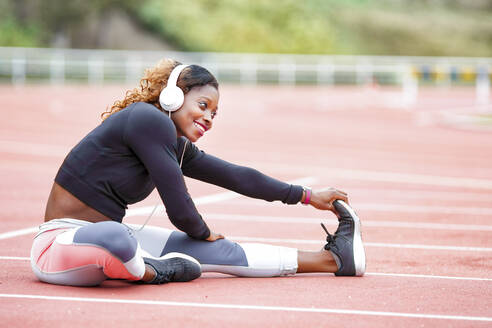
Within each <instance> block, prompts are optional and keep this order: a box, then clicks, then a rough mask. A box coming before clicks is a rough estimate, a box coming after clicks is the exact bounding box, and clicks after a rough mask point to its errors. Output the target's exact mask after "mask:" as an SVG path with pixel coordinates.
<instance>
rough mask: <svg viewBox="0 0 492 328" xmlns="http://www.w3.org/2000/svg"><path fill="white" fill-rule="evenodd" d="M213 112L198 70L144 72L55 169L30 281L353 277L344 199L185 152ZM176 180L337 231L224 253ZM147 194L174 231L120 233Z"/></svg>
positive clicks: (210, 88) (358, 244) (350, 219)
mask: <svg viewBox="0 0 492 328" xmlns="http://www.w3.org/2000/svg"><path fill="white" fill-rule="evenodd" d="M218 101H219V91H218V83H217V81H216V79H215V77H214V76H213V75H212V74H211V73H210V72H209V71H207V70H206V69H204V68H203V67H201V66H197V65H190V66H186V65H180V64H179V63H178V62H176V61H173V60H163V61H161V62H160V63H159V64H158V65H157V66H156V67H154V68H152V69H148V70H146V72H145V75H144V77H143V78H142V80H141V81H140V88H136V89H134V90H132V91H129V92H127V94H126V96H125V98H124V99H123V100H121V101H116V102H115V103H114V105H113V106H112V107H111V109H110V110H109V111H107V112H105V113H103V118H104V121H103V122H102V123H101V124H100V125H99V126H97V127H96V128H95V129H94V130H93V131H91V132H90V133H89V134H88V135H87V136H86V137H85V138H84V139H82V141H81V142H79V143H78V144H77V145H76V146H75V147H74V148H73V149H72V150H71V152H70V153H69V154H68V156H67V157H66V158H65V160H64V162H63V164H62V166H61V167H60V169H59V171H58V174H57V175H56V178H55V182H54V184H53V188H52V189H51V193H50V196H49V199H48V203H47V206H46V213H45V223H44V224H42V225H41V226H40V231H39V233H38V234H37V236H36V237H35V239H34V242H33V246H32V251H31V266H32V269H33V271H34V273H35V275H36V276H37V277H38V278H39V280H41V281H44V282H48V283H53V284H62V285H72V286H91V285H98V284H100V283H101V282H103V281H104V280H106V279H108V278H111V279H127V280H132V281H141V282H145V283H153V284H160V283H166V282H170V281H189V280H193V279H195V278H198V277H199V276H200V275H201V272H202V271H204V272H210V271H213V272H222V273H228V274H232V275H236V276H241V277H272V276H284V275H290V274H295V273H296V272H299V273H301V272H334V273H335V274H336V275H343V276H362V275H363V274H364V271H365V254H364V249H363V246H362V240H361V233H360V222H359V219H358V218H357V216H356V215H355V213H354V211H353V210H352V209H351V208H350V207H349V206H348V205H347V203H346V202H347V194H345V193H344V192H342V191H339V190H336V189H333V188H330V189H329V190H325V191H318V192H315V191H312V190H311V189H309V188H305V187H302V186H298V185H291V184H287V183H284V182H281V181H278V180H275V179H273V178H270V177H268V176H266V175H264V174H262V173H260V172H258V171H257V170H254V169H251V168H247V167H242V166H237V165H233V164H231V163H228V162H225V161H223V160H221V159H218V158H216V157H214V156H211V155H208V154H206V153H204V152H203V151H200V150H199V149H198V148H197V147H196V146H195V145H194V144H193V142H195V141H196V140H198V139H199V138H200V137H202V136H203V135H204V134H205V133H206V131H208V130H210V129H211V128H212V122H213V119H214V117H215V115H216V113H217V103H218ZM171 113H172V114H171ZM183 175H185V176H188V177H191V178H194V179H198V180H201V181H204V182H208V183H212V184H215V185H218V186H221V187H224V188H227V189H229V190H233V191H235V192H238V193H240V194H243V195H246V196H249V197H253V198H259V199H264V200H267V201H274V200H279V201H282V202H283V203H286V204H297V203H299V202H300V203H303V204H310V205H312V206H314V207H315V208H317V209H320V210H331V211H333V212H334V213H335V214H336V215H337V217H338V219H339V226H338V229H337V231H336V233H335V234H334V235H330V234H329V233H328V231H327V233H328V237H327V244H326V245H325V247H324V249H322V250H320V251H319V252H307V251H298V250H297V249H294V248H288V247H281V246H272V245H265V244H251V243H241V244H238V243H234V242H232V241H230V240H228V239H225V238H224V236H222V235H221V234H217V233H215V232H213V231H211V230H210V229H209V228H208V226H207V224H206V223H205V221H204V220H203V219H202V217H201V216H200V214H199V213H198V211H197V210H196V208H195V205H194V204H193V201H192V199H191V197H190V195H189V194H188V192H187V189H186V186H185V182H184V179H183ZM154 187H156V188H157V190H158V191H159V194H160V196H161V198H162V201H163V202H164V205H165V207H166V210H167V214H168V216H169V218H170V220H171V221H172V223H173V224H174V225H175V226H176V227H177V228H178V229H179V230H181V231H172V230H168V229H164V228H160V227H152V226H145V227H144V228H143V229H139V227H137V226H135V225H125V224H122V223H121V222H122V219H123V217H124V215H125V209H126V208H127V205H128V204H133V203H136V202H138V201H141V200H143V199H144V198H146V197H147V196H148V195H149V194H150V193H151V191H152V190H153V189H154ZM323 227H324V226H323ZM325 230H326V229H325Z"/></svg>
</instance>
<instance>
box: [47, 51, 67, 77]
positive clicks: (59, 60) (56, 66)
mask: <svg viewBox="0 0 492 328" xmlns="http://www.w3.org/2000/svg"><path fill="white" fill-rule="evenodd" d="M50 82H51V84H64V83H65V54H64V53H63V52H61V51H57V52H55V53H54V54H53V55H52V57H51V59H50Z"/></svg>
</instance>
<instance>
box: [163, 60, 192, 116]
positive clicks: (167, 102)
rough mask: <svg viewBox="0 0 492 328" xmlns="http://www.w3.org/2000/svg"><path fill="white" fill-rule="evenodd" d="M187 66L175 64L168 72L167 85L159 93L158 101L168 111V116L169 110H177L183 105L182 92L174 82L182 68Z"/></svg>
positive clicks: (176, 81)
mask: <svg viewBox="0 0 492 328" xmlns="http://www.w3.org/2000/svg"><path fill="white" fill-rule="evenodd" d="M188 66H189V65H178V66H176V67H175V68H174V69H173V70H172V72H171V74H169V78H168V79H167V85H166V87H165V88H164V89H162V91H161V94H160V95H159V103H160V105H161V107H162V109H164V110H166V111H168V112H169V116H170V115H171V112H174V111H176V110H178V109H179V108H180V107H181V106H182V105H183V101H184V93H183V90H181V88H180V87H178V86H177V85H176V83H178V78H179V75H180V74H181V72H182V71H183V69H185V68H186V67H188Z"/></svg>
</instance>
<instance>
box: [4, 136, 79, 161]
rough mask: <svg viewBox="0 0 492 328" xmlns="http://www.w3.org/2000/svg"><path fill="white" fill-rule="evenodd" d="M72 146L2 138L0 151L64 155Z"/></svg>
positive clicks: (52, 155) (22, 153) (53, 155)
mask: <svg viewBox="0 0 492 328" xmlns="http://www.w3.org/2000/svg"><path fill="white" fill-rule="evenodd" d="M70 147H71V146H60V145H47V144H37V143H28V142H19V141H8V140H0V152H3V153H11V154H21V155H25V154H28V155H39V156H51V157H63V156H65V155H66V154H67V153H68V151H69V150H70Z"/></svg>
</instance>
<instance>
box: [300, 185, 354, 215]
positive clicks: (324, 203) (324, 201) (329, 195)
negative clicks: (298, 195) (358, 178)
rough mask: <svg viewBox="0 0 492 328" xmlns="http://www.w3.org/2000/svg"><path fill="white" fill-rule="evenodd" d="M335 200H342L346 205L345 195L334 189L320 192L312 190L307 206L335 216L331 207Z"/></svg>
mask: <svg viewBox="0 0 492 328" xmlns="http://www.w3.org/2000/svg"><path fill="white" fill-rule="evenodd" d="M336 200H343V201H344V202H346V203H347V204H348V196H347V193H346V192H344V191H341V190H338V189H335V188H328V189H327V190H322V191H314V190H313V192H312V194H311V199H310V201H309V204H310V205H312V206H314V207H315V208H317V209H319V210H328V211H332V212H333V213H335V214H337V213H336V211H335V207H333V202H334V201H336Z"/></svg>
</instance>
